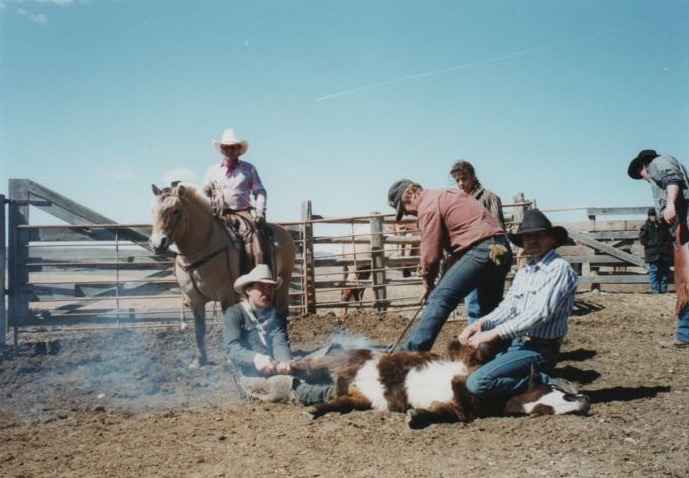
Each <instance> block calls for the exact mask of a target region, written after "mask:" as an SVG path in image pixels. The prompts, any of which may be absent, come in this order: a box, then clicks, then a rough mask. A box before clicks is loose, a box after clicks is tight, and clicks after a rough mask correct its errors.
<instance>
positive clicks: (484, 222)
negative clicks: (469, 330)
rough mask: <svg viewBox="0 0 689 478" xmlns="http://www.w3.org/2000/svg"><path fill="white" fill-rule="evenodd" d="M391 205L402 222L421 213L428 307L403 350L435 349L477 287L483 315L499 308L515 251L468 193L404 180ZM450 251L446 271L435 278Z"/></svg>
mask: <svg viewBox="0 0 689 478" xmlns="http://www.w3.org/2000/svg"><path fill="white" fill-rule="evenodd" d="M388 204H389V205H390V206H391V207H393V208H394V209H395V210H396V211H397V216H396V220H397V221H399V220H400V219H401V218H402V216H403V215H404V214H408V215H412V216H416V217H417V226H418V228H419V232H420V234H421V243H420V246H419V266H418V270H417V272H418V274H419V276H420V277H421V278H422V279H423V285H424V292H423V295H422V298H421V300H422V301H425V307H424V310H423V313H422V315H421V320H420V321H419V323H418V325H417V326H416V327H415V328H414V330H413V331H412V333H411V334H410V336H409V337H408V338H407V341H406V342H405V343H404V344H403V345H402V348H401V350H430V349H431V347H432V346H433V343H434V342H435V339H436V337H437V336H438V333H440V330H441V328H442V326H443V325H444V324H445V321H447V318H448V317H449V315H450V313H451V312H452V311H453V310H454V309H455V308H456V307H457V305H458V304H459V303H460V302H461V301H462V299H464V297H465V296H466V295H467V294H468V293H469V292H471V291H472V290H474V289H477V290H478V298H479V303H480V305H481V311H482V312H483V313H489V312H491V311H492V310H493V309H495V307H497V306H498V304H499V303H500V301H501V300H502V296H503V292H504V287H505V277H506V276H507V273H508V272H509V270H510V267H511V266H512V250H511V248H510V245H509V242H508V241H507V237H506V236H505V231H504V230H503V229H502V228H501V227H500V226H499V225H498V223H497V221H496V220H495V219H494V218H493V216H491V214H490V213H489V212H488V210H487V209H486V208H485V207H483V206H482V205H481V204H480V203H479V202H478V201H477V200H476V199H474V198H473V197H471V196H470V195H469V194H467V193H465V192H464V191H459V190H457V189H454V188H453V189H428V190H426V189H423V187H422V186H421V185H420V184H418V183H415V182H413V181H410V180H409V179H401V180H399V181H396V182H395V183H394V184H393V185H392V186H391V187H390V189H389V190H388ZM445 255H447V256H448V257H447V259H446V260H447V262H446V263H445V264H444V266H443V268H444V273H443V274H442V275H441V277H440V278H439V280H437V282H436V279H438V276H439V275H440V266H441V261H442V260H443V257H444V256H445Z"/></svg>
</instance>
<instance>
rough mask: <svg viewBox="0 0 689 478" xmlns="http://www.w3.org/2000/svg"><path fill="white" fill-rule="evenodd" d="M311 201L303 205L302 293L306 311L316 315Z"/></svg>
mask: <svg viewBox="0 0 689 478" xmlns="http://www.w3.org/2000/svg"><path fill="white" fill-rule="evenodd" d="M312 215H313V214H312V211H311V201H308V200H307V201H304V202H302V203H301V219H302V228H303V230H302V234H303V237H304V251H303V254H302V255H303V259H302V274H303V276H304V279H303V281H302V291H303V293H304V310H305V311H306V312H307V313H309V314H315V313H316V273H315V266H314V260H313V258H314V256H313V223H312V222H311V219H312Z"/></svg>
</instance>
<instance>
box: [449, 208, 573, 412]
mask: <svg viewBox="0 0 689 478" xmlns="http://www.w3.org/2000/svg"><path fill="white" fill-rule="evenodd" d="M508 236H509V239H510V241H511V242H512V243H513V244H515V245H516V246H518V247H522V248H524V252H525V253H526V254H527V255H528V256H529V257H530V260H529V263H528V265H526V266H525V267H523V268H521V269H520V270H519V271H518V272H517V274H516V276H515V277H514V280H513V282H512V286H511V287H510V289H509V291H508V292H507V294H506V296H505V298H504V300H503V301H502V302H501V303H500V305H498V307H497V308H496V309H495V310H493V311H492V312H491V313H489V314H488V315H485V316H483V317H482V318H480V319H479V320H478V321H477V322H474V323H473V324H471V325H468V326H467V327H466V328H465V329H464V330H463V331H462V332H461V334H460V335H459V341H460V343H462V344H465V345H466V344H469V345H470V346H472V347H478V346H479V345H480V344H482V343H487V344H488V345H489V346H491V347H495V348H497V349H498V350H500V349H501V350H500V351H499V352H498V353H497V355H496V356H495V358H494V359H493V360H491V361H490V362H488V363H486V364H484V365H483V366H482V367H481V368H479V369H478V370H476V371H475V372H474V373H472V374H471V375H470V376H469V378H468V379H467V383H466V385H467V389H468V390H469V392H470V393H472V394H473V395H476V396H478V397H480V398H485V399H506V398H509V397H511V396H514V395H517V394H519V393H521V392H523V391H524V390H526V387H527V385H528V381H529V372H530V369H531V366H532V365H535V366H537V368H538V370H540V371H541V379H542V381H543V383H552V384H555V385H557V386H559V387H560V388H561V389H563V390H564V391H565V392H568V393H577V392H576V390H575V389H574V387H573V386H572V384H570V383H569V382H567V381H566V380H563V379H553V378H551V377H550V376H549V375H548V374H549V373H550V372H551V371H552V370H553V369H554V368H555V365H556V364H557V361H558V359H559V352H560V344H561V342H562V339H563V337H564V336H565V335H566V334H567V319H568V318H569V315H570V314H571V313H572V306H573V305H574V296H575V294H576V292H577V284H578V277H577V274H576V272H574V269H573V268H572V266H571V265H570V264H569V263H568V262H567V261H566V260H565V259H563V258H562V257H561V256H560V255H559V254H558V253H557V252H555V249H557V248H558V247H560V246H561V245H563V244H565V242H566V241H567V236H568V235H567V230H566V229H565V228H563V227H560V226H555V227H553V226H552V224H551V223H550V221H549V220H548V218H547V217H546V216H545V215H544V214H543V213H542V212H541V211H539V210H538V209H532V210H529V211H527V212H526V213H525V214H524V219H523V221H522V223H521V225H520V226H519V229H518V231H517V233H516V234H509V235H508ZM501 343H502V344H507V345H502V346H501V345H500V344H501ZM505 347H506V348H505Z"/></svg>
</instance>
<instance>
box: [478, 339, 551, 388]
mask: <svg viewBox="0 0 689 478" xmlns="http://www.w3.org/2000/svg"><path fill="white" fill-rule="evenodd" d="M557 360H558V350H557V349H555V348H552V347H547V346H542V345H540V344H539V345H535V344H532V343H530V342H529V343H525V342H524V340H523V339H522V338H518V339H514V340H513V341H512V343H511V344H510V346H509V347H508V348H507V350H505V351H504V352H500V353H498V354H497V355H496V356H495V358H494V359H493V360H491V361H490V362H488V363H486V364H484V365H482V366H481V367H480V368H479V369H478V370H476V371H475V372H474V373H472V374H471V375H469V378H468V379H467V382H466V385H467V390H469V392H470V393H471V394H472V395H475V396H477V397H479V398H484V399H491V400H492V399H496V400H504V399H508V398H510V397H512V396H514V395H518V394H520V393H522V392H524V391H525V390H526V388H527V385H528V383H529V376H530V374H531V365H532V364H534V365H536V366H537V367H538V370H539V371H540V374H541V380H542V381H543V383H551V382H552V378H550V376H549V375H548V373H549V372H550V371H552V370H553V369H554V368H555V365H556V364H557Z"/></svg>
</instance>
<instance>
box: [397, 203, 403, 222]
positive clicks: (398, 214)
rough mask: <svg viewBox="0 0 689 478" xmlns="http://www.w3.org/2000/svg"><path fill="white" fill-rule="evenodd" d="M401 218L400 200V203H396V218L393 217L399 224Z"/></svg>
mask: <svg viewBox="0 0 689 478" xmlns="http://www.w3.org/2000/svg"><path fill="white" fill-rule="evenodd" d="M402 216H404V207H402V200H401V199H400V202H398V203H397V216H396V217H395V221H397V222H400V220H401V219H402Z"/></svg>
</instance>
